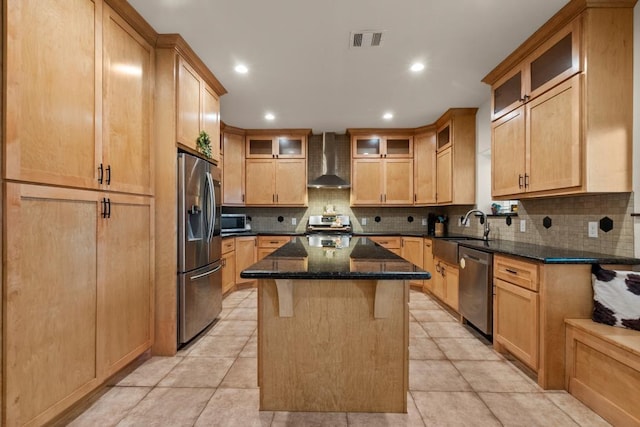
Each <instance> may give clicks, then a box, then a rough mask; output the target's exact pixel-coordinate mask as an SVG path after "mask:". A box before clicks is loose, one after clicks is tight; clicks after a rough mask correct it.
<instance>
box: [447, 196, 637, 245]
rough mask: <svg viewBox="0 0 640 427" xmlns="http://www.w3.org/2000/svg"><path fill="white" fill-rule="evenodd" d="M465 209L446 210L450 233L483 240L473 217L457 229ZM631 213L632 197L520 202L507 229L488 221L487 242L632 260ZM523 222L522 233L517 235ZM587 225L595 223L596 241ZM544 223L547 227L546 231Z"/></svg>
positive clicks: (494, 219)
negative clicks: (606, 221) (607, 223)
mask: <svg viewBox="0 0 640 427" xmlns="http://www.w3.org/2000/svg"><path fill="white" fill-rule="evenodd" d="M467 208H468V207H457V206H456V207H449V208H448V209H447V213H448V214H449V222H448V224H447V225H448V231H449V233H457V234H466V235H473V236H482V225H480V221H479V218H475V217H474V219H473V220H472V221H471V225H470V227H468V228H467V227H462V226H459V225H458V218H459V217H460V216H461V215H464V214H465V213H466V211H467V210H468V209H467ZM632 212H633V193H615V194H597V195H588V196H573V197H558V198H550V199H531V200H521V201H520V202H519V207H518V216H515V217H512V224H511V225H510V226H509V225H507V224H506V219H505V218H502V217H490V218H489V224H490V225H491V233H490V234H489V238H490V239H502V240H513V241H518V242H526V243H534V244H538V245H545V246H553V247H559V248H572V249H577V250H584V251H589V252H597V253H605V254H611V255H620V256H630V257H633V256H634V247H633V218H632V217H631V213H632ZM605 217H608V218H610V219H611V220H612V222H613V228H612V229H611V230H610V231H608V232H605V231H603V230H601V229H600V227H599V225H600V224H599V223H600V220H601V219H602V218H605ZM545 218H548V219H547V220H546V221H545ZM523 221H524V223H525V226H524V230H525V231H520V230H521V229H520V226H521V222H523ZM589 222H596V223H598V237H596V238H594V237H589V235H588V226H589ZM545 223H546V225H550V227H548V228H547V227H545Z"/></svg>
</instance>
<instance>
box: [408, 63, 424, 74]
mask: <svg viewBox="0 0 640 427" xmlns="http://www.w3.org/2000/svg"><path fill="white" fill-rule="evenodd" d="M409 69H410V70H411V71H413V72H414V73H417V72H418V71H422V70H424V64H423V63H422V62H414V63H413V64H412V65H411V67H410V68H409Z"/></svg>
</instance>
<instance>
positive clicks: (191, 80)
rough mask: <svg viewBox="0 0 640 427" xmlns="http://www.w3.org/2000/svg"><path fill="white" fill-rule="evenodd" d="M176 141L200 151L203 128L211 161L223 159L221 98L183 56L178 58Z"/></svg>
mask: <svg viewBox="0 0 640 427" xmlns="http://www.w3.org/2000/svg"><path fill="white" fill-rule="evenodd" d="M177 99H178V108H177V131H176V140H177V142H178V143H179V144H181V145H183V146H185V147H187V148H190V149H191V150H193V151H198V147H197V140H198V136H199V135H200V132H201V131H205V132H207V134H209V137H210V138H211V160H213V161H214V162H219V161H220V144H219V141H220V98H219V96H218V94H217V93H216V92H215V90H213V89H212V88H211V87H209V85H207V83H206V82H205V80H204V78H202V77H201V76H200V75H199V74H198V72H197V71H196V70H195V69H194V68H193V67H192V66H191V65H190V64H189V62H187V60H186V59H185V58H183V57H179V58H178V96H177Z"/></svg>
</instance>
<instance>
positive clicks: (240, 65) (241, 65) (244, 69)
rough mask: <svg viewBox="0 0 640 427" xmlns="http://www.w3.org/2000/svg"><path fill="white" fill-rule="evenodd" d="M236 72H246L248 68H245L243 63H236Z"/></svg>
mask: <svg viewBox="0 0 640 427" xmlns="http://www.w3.org/2000/svg"><path fill="white" fill-rule="evenodd" d="M235 70H236V73H240V74H247V72H248V71H249V69H248V68H247V66H246V65H244V64H238V65H236V68H235Z"/></svg>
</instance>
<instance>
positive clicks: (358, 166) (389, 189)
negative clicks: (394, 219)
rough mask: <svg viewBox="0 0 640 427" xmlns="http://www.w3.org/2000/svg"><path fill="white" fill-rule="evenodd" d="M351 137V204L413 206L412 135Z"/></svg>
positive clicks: (356, 132)
mask: <svg viewBox="0 0 640 427" xmlns="http://www.w3.org/2000/svg"><path fill="white" fill-rule="evenodd" d="M347 131H348V132H349V133H350V134H351V149H352V162H351V181H352V182H351V205H359V206H379V205H390V206H405V205H413V201H414V193H413V136H412V135H409V134H408V133H407V134H404V133H401V134H395V133H390V134H386V135H382V136H379V135H376V134H367V133H363V130H360V129H348V130H347Z"/></svg>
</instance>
